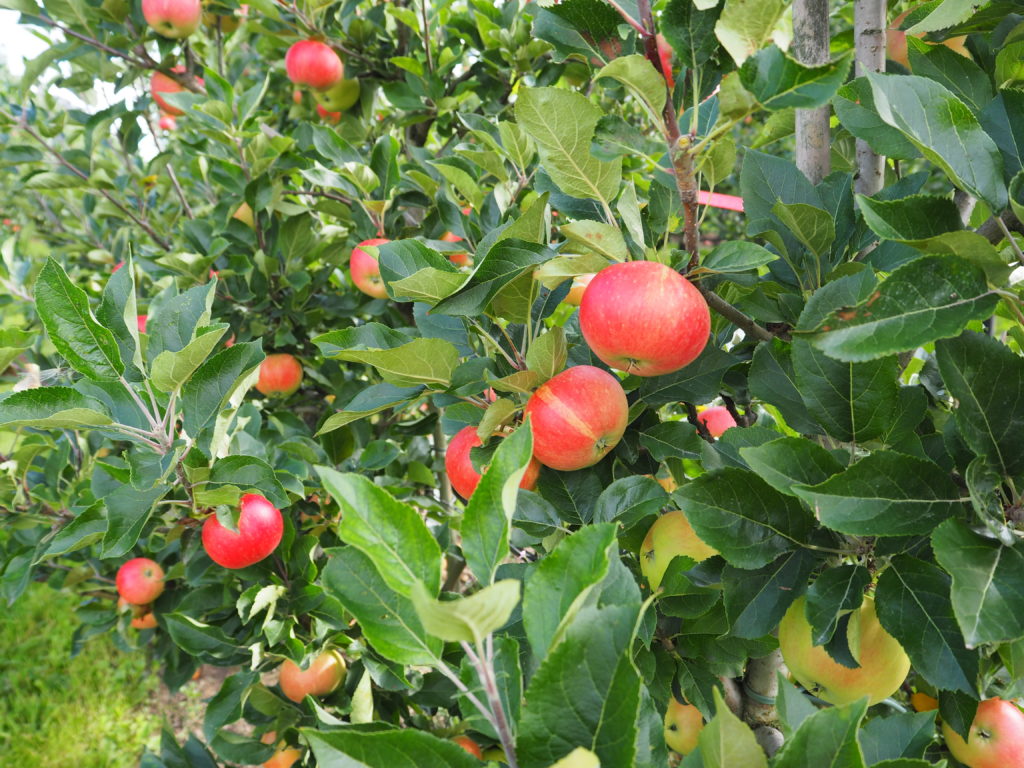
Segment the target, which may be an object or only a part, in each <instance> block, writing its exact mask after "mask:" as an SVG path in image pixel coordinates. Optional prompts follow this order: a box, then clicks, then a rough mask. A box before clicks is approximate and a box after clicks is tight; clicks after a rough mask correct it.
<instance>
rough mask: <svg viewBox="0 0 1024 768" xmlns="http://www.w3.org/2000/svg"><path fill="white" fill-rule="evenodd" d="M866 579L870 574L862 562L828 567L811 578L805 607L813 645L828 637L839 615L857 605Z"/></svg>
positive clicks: (854, 608)
mask: <svg viewBox="0 0 1024 768" xmlns="http://www.w3.org/2000/svg"><path fill="white" fill-rule="evenodd" d="M870 583H871V574H870V573H869V572H868V570H867V568H865V567H864V566H862V565H841V566H839V567H837V568H830V569H829V570H827V571H825V572H823V573H822V574H821V575H820V576H819V577H818V578H817V579H815V580H814V583H813V584H812V585H811V586H810V588H809V589H808V590H807V603H806V607H805V610H806V613H807V621H808V623H810V625H811V641H812V642H813V644H814V645H825V644H827V643H828V642H830V641H831V640H832V637H833V635H835V632H836V628H837V627H838V626H839V617H840V615H841V614H844V613H848V612H850V611H855V610H857V609H858V608H860V606H861V603H863V602H864V590H865V589H867V587H868V585H869V584H870Z"/></svg>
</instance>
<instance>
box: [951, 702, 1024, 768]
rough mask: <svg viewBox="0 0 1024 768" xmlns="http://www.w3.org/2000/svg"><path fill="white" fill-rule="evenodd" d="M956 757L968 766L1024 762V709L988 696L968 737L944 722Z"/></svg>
mask: <svg viewBox="0 0 1024 768" xmlns="http://www.w3.org/2000/svg"><path fill="white" fill-rule="evenodd" d="M942 735H943V736H945V737H946V746H947V747H949V751H950V752H952V753H953V757H955V758H956V759H957V760H959V761H960V762H961V763H963V764H964V765H966V766H967V768H1010V766H1018V765H1024V712H1021V711H1020V709H1018V708H1017V706H1016V705H1014V704H1013V703H1012V702H1009V701H1004V700H1003V699H986V700H985V701H983V702H981V704H979V705H978V713H977V714H976V715H975V716H974V722H973V723H971V732H970V734H968V736H969V738H968V740H967V741H964V740H963V739H962V738H960V735H959V734H958V733H957V732H956V731H954V730H953V729H952V728H950V727H949V725H948V724H946V723H943V724H942Z"/></svg>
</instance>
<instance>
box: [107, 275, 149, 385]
mask: <svg viewBox="0 0 1024 768" xmlns="http://www.w3.org/2000/svg"><path fill="white" fill-rule="evenodd" d="M134 275H135V269H134V261H133V259H131V258H129V259H128V260H127V261H126V262H125V266H124V269H119V270H118V271H117V272H115V273H114V274H113V275H111V276H110V279H109V280H107V284H106V285H105V286H103V296H102V298H101V299H100V305H99V306H98V307H97V308H96V319H97V320H98V321H99V323H100V324H101V325H103V326H106V327H107V328H109V329H110V331H111V332H112V333H113V334H114V338H115V339H117V345H118V348H119V349H120V351H121V360H123V361H125V363H128V362H129V361H130V362H131V365H132V366H134V368H135V369H136V370H135V371H129V372H127V373H130V374H131V375H129V376H128V378H129V379H130V380H134V379H135V378H136V377H137V376H138V372H141V371H142V367H143V364H142V346H141V345H140V344H139V325H138V316H139V309H138V305H137V303H136V300H135V277H134Z"/></svg>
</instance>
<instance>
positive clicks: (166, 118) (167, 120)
mask: <svg viewBox="0 0 1024 768" xmlns="http://www.w3.org/2000/svg"><path fill="white" fill-rule="evenodd" d="M157 125H159V126H160V130H161V131H173V130H174V129H175V128H177V127H178V121H177V120H175V119H174V117H173V116H172V115H160V120H159V121H158V122H157Z"/></svg>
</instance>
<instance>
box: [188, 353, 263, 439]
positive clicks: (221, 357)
mask: <svg viewBox="0 0 1024 768" xmlns="http://www.w3.org/2000/svg"><path fill="white" fill-rule="evenodd" d="M261 347H262V342H261V341H249V342H244V343H240V344H235V345H234V346H231V347H228V348H227V349H224V350H222V351H220V352H218V353H217V354H215V355H214V356H213V357H211V358H210V359H209V360H207V361H206V362H205V363H203V364H202V365H200V366H199V368H197V369H196V372H195V373H194V374H192V377H191V378H190V379H189V380H188V381H187V382H186V383H185V386H184V387H182V389H181V398H180V403H181V406H182V413H183V416H182V425H183V426H184V429H185V432H186V433H187V434H188V435H190V436H192V437H196V436H198V435H199V432H200V431H201V430H202V429H203V428H204V427H206V426H207V425H209V423H210V422H211V421H213V420H214V419H215V418H216V416H217V414H218V413H220V412H221V411H222V410H223V409H224V408H225V407H226V406H227V404H228V401H229V400H230V399H231V398H232V397H233V396H236V395H237V396H240V395H242V394H244V393H245V391H246V390H247V389H248V388H249V386H251V384H252V383H254V382H253V381H251V379H253V378H255V371H256V369H257V368H258V366H259V364H260V363H261V362H263V359H264V357H265V355H264V354H263V349H262V348H261Z"/></svg>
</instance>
